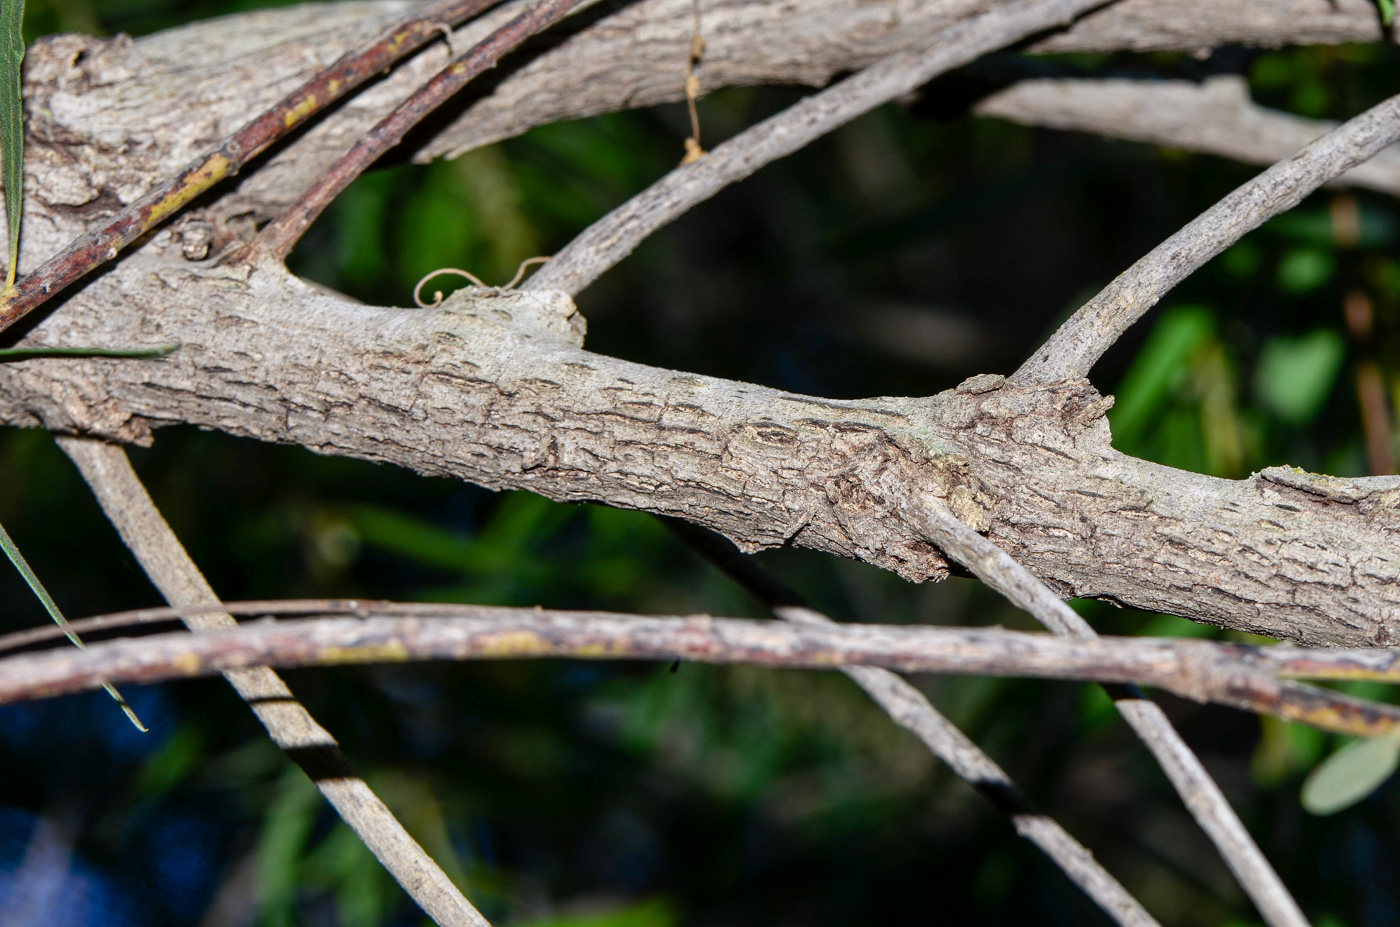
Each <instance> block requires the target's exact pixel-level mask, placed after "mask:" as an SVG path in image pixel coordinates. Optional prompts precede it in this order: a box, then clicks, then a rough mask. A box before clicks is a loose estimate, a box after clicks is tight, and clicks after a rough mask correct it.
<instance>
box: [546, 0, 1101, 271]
mask: <svg viewBox="0 0 1400 927" xmlns="http://www.w3.org/2000/svg"><path fill="white" fill-rule="evenodd" d="M1105 3H1106V0H1034V2H1024V3H1005V4H1000V5H998V6H994V7H992V8H991V9H989V10H988V11H986V12H985V13H981V14H979V15H977V16H971V17H968V18H967V19H966V20H963V21H962V22H959V23H957V24H955V25H953V26H949V27H948V28H947V29H944V30H943V31H941V32H939V33H938V34H937V35H934V36H933V37H931V38H930V39H929V40H928V41H926V42H924V43H923V44H922V45H920V46H919V47H917V48H913V49H910V50H909V51H905V52H900V53H898V54H895V55H891V56H890V57H888V58H886V59H884V60H882V61H879V62H877V63H876V64H872V65H871V66H870V67H868V68H866V69H865V70H863V71H861V72H860V73H858V74H855V75H853V76H851V77H848V78H846V79H845V80H843V81H841V82H840V83H839V84H836V85H835V86H832V87H829V88H827V89H826V90H823V91H821V92H820V93H816V94H813V95H812V96H810V97H807V98H806V99H805V100H802V101H801V102H799V103H796V104H794V105H793V106H791V107H789V108H788V109H786V110H784V111H783V112H781V113H779V114H778V115H776V116H774V117H772V118H771V119H766V120H764V121H763V122H761V123H759V124H758V125H756V126H753V127H752V128H749V129H747V130H745V131H744V132H742V133H740V134H739V135H737V136H735V137H734V138H732V139H730V140H729V141H727V142H725V143H724V144H722V145H719V146H717V147H716V148H715V149H714V150H713V151H711V152H709V153H708V154H706V155H705V156H703V157H701V158H698V159H697V160H695V161H693V162H690V163H687V164H684V165H683V166H681V167H678V168H676V169H675V170H673V171H671V173H669V174H667V175H666V176H665V177H663V178H662V179H661V180H659V181H657V182H656V183H654V184H652V185H651V186H650V187H648V188H647V189H646V190H644V191H643V192H641V193H639V194H638V195H636V196H634V197H633V198H632V199H630V200H628V201H627V202H626V203H624V204H623V205H621V206H619V207H618V208H617V209H615V210H613V211H612V212H610V213H608V214H607V215H606V216H604V217H603V218H602V219H599V220H598V221H597V222H595V223H594V224H593V225H591V226H589V227H588V228H587V229H585V230H584V231H583V232H582V233H580V234H579V235H578V236H577V237H576V238H575V239H574V240H573V241H572V242H570V243H569V244H568V245H567V246H565V247H564V249H563V250H561V251H559V252H558V253H557V254H555V255H554V258H553V259H552V260H551V261H550V262H549V263H548V264H546V265H545V266H544V268H543V269H542V270H540V271H539V272H538V273H536V274H535V276H533V277H531V278H530V279H529V280H528V281H527V282H526V283H525V286H524V289H532V290H543V289H555V290H563V291H564V292H566V293H568V294H570V295H577V294H578V293H579V292H581V291H582V290H583V289H584V288H585V287H587V286H588V285H589V284H590V283H592V282H593V281H594V280H596V279H598V277H599V276H600V275H602V273H603V272H604V271H606V270H607V269H608V268H610V267H612V266H613V265H615V264H617V263H618V262H619V261H621V260H622V259H623V258H625V257H626V256H627V255H629V254H631V253H632V251H633V250H634V249H635V248H636V247H637V246H638V245H639V244H641V243H642V242H643V241H644V240H646V238H647V237H648V236H649V235H651V234H652V233H653V232H655V231H657V230H658V229H661V228H664V227H665V226H666V225H668V224H670V223H671V222H672V221H674V220H675V219H677V218H678V217H680V216H681V215H683V214H684V213H686V212H687V211H688V210H690V209H691V208H692V207H694V206H695V205H697V204H698V203H702V202H704V201H705V200H707V199H709V198H710V197H712V196H714V195H715V194H716V193H718V192H719V191H720V190H722V189H724V188H725V187H727V186H728V185H729V184H732V183H735V182H736V181H739V180H743V179H744V178H745V177H748V176H749V175H750V174H752V173H753V172H754V171H757V170H758V169H759V168H761V167H763V166H764V165H765V164H768V163H770V162H772V161H776V160H777V159H778V158H781V157H784V156H785V155H789V154H791V153H792V152H794V151H797V150H799V149H801V148H803V147H805V146H806V145H808V144H809V143H811V142H812V141H814V140H815V139H817V138H820V137H821V136H823V135H825V134H826V133H828V132H830V131H832V130H833V129H836V128H838V127H839V126H842V125H845V124H846V123H847V122H850V121H851V120H852V119H854V118H856V117H857V116H859V115H861V114H862V113H865V112H868V111H870V110H872V109H874V108H875V107H877V106H879V105H881V104H882V103H887V102H889V101H890V100H894V99H897V98H898V97H902V96H904V95H906V94H908V93H911V92H912V91H914V90H916V89H917V88H919V87H921V86H922V85H924V84H926V83H928V82H929V81H930V80H932V79H933V78H934V77H936V76H938V75H939V74H942V73H943V72H945V71H949V70H951V69H953V68H956V67H960V66H962V65H964V64H967V63H969V62H971V61H974V60H975V59H977V58H980V57H981V56H982V55H985V54H987V53H988V52H993V51H996V50H997V49H999V48H1005V47H1006V46H1008V45H1013V44H1015V43H1016V42H1019V41H1021V40H1022V39H1025V38H1027V37H1028V36H1031V35H1035V34H1036V33H1039V32H1044V31H1046V30H1048V29H1053V28H1055V27H1057V26H1063V25H1065V24H1066V23H1069V22H1071V21H1072V20H1074V19H1075V18H1076V17H1078V16H1080V15H1082V14H1084V13H1087V12H1088V11H1090V10H1092V9H1095V8H1096V7H1100V6H1104V5H1105Z"/></svg>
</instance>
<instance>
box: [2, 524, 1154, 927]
mask: <svg viewBox="0 0 1400 927" xmlns="http://www.w3.org/2000/svg"><path fill="white" fill-rule="evenodd" d="M662 520H663V521H664V522H665V523H666V524H667V526H668V527H670V528H671V530H672V531H673V532H675V534H676V535H677V536H678V537H680V538H681V540H683V541H684V542H685V543H686V544H687V545H689V546H690V547H691V548H692V549H693V550H695V551H696V552H697V553H699V554H700V555H701V556H702V557H704V558H705V559H706V560H708V561H710V563H712V564H714V565H715V566H716V567H717V568H719V569H720V570H721V571H723V572H724V573H726V574H728V575H729V576H730V577H731V578H733V579H734V580H735V581H736V582H738V583H739V584H740V585H741V586H743V587H744V588H745V589H747V590H748V591H749V592H750V593H752V594H753V596H754V597H755V598H757V599H758V600H759V601H760V602H762V603H763V604H764V605H766V606H767V607H768V608H769V609H770V610H772V612H773V614H774V615H776V616H777V617H779V618H781V619H783V620H784V621H791V622H794V623H797V624H803V623H806V624H816V625H819V626H823V625H831V624H834V623H835V622H833V621H832V620H831V619H830V618H828V617H827V616H825V615H823V614H821V613H819V612H817V611H814V610H813V609H811V608H809V607H808V606H807V603H806V602H805V601H804V600H803V597H802V596H801V595H799V594H798V593H797V592H796V591H794V590H793V589H792V588H790V587H789V586H788V585H787V584H785V583H784V582H783V581H782V580H780V579H779V578H778V577H776V576H774V575H773V574H772V573H770V572H768V571H767V570H765V569H764V568H763V567H761V566H759V565H758V564H757V563H756V562H755V561H754V559H753V558H752V557H750V556H748V555H747V554H745V553H744V552H743V551H741V550H739V548H737V547H735V546H734V542H732V541H730V540H729V539H728V538H726V537H723V536H721V535H718V534H715V533H714V532H713V531H709V530H707V529H705V528H701V527H699V526H698V525H692V524H691V523H690V522H686V521H681V520H679V519H675V518H665V519H662ZM2 645H3V639H0V646H2ZM842 672H843V673H845V674H846V675H847V676H848V677H850V679H851V680H852V681H853V682H855V684H856V685H858V686H860V687H861V688H862V689H864V690H865V692H866V694H867V695H869V696H870V697H871V698H872V699H874V701H875V703H876V704H877V705H879V706H880V707H881V708H883V709H884V710H885V712H886V713H887V714H889V716H890V718H891V720H893V721H894V722H895V723H896V724H898V725H899V726H901V727H903V728H905V729H906V730H908V731H910V732H911V733H912V734H914V736H915V737H918V738H919V740H921V741H922V742H923V744H924V746H926V747H927V748H928V749H929V752H931V753H932V754H933V755H934V756H936V757H938V758H939V759H940V760H942V761H943V762H944V763H946V764H947V765H948V767H949V768H950V769H952V770H953V772H954V773H956V774H957V775H958V776H959V777H960V778H962V780H963V781H964V782H966V783H967V784H968V785H970V786H972V788H974V789H975V790H976V791H977V792H978V793H979V794H981V795H982V796H983V797H984V798H986V799H987V801H988V802H990V803H991V805H992V807H993V808H995V809H997V810H998V811H1000V812H1001V813H1003V814H1005V815H1006V816H1007V817H1008V818H1009V819H1010V820H1011V825H1012V826H1013V827H1014V828H1015V829H1016V832H1017V833H1018V834H1020V835H1021V836H1022V837H1025V838H1026V839H1027V840H1029V841H1030V842H1031V843H1033V844H1035V846H1036V847H1038V848H1039V849H1040V851H1041V852H1043V853H1044V854H1045V855H1046V856H1048V857H1049V858H1050V859H1051V860H1052V861H1053V862H1054V863H1055V864H1056V865H1057V866H1059V867H1060V869H1061V870H1063V871H1064V873H1065V875H1066V876H1067V877H1068V878H1069V880H1070V881H1072V882H1073V883H1074V884H1076V885H1078V886H1079V887H1080V888H1081V889H1083V891H1084V893H1085V894H1087V895H1088V896H1089V897H1090V898H1092V899H1093V900H1094V901H1095V902H1096V903H1097V904H1098V905H1099V907H1100V908H1102V909H1103V910H1104V911H1105V912H1106V913H1107V914H1108V915H1109V916H1110V917H1112V918H1113V919H1114V920H1115V921H1117V922H1118V923H1119V924H1122V925H1124V927H1127V925H1142V927H1148V925H1154V924H1156V923H1157V921H1156V920H1155V919H1154V918H1153V917H1152V915H1151V914H1149V913H1147V910H1146V909H1145V908H1144V907H1143V906H1142V905H1141V904H1140V903H1139V902H1138V900H1137V899H1136V898H1134V897H1133V896H1132V895H1131V894H1130V893H1129V892H1128V890H1127V889H1125V888H1124V887H1123V886H1122V884H1121V883H1119V881H1118V880H1117V879H1115V878H1114V877H1113V876H1112V875H1111V874H1110V873H1109V872H1108V870H1106V869H1105V868H1104V867H1103V866H1102V865H1101V864H1100V863H1099V861H1098V860H1096V859H1094V856H1093V854H1092V853H1090V852H1089V851H1088V850H1087V849H1085V847H1084V846H1083V844H1081V843H1080V842H1079V841H1077V840H1075V839H1074V837H1073V836H1071V835H1070V833H1069V832H1068V831H1066V830H1065V829H1064V828H1063V827H1061V826H1060V824H1059V822H1058V821H1056V820H1055V819H1054V818H1052V817H1050V816H1049V815H1048V814H1045V813H1044V812H1042V811H1040V810H1038V809H1037V808H1036V807H1035V805H1034V803H1033V802H1032V801H1031V800H1030V799H1029V798H1028V797H1027V796H1026V795H1025V793H1023V792H1022V791H1021V790H1020V789H1019V788H1018V787H1017V786H1016V783H1015V782H1014V781H1012V779H1011V777H1010V776H1008V775H1007V774H1006V772H1005V770H1003V769H1002V768H1001V767H1000V766H998V765H997V764H996V762H995V761H994V760H993V759H992V758H991V757H990V756H988V755H987V754H986V753H984V752H982V750H981V748H980V747H978V746H977V744H975V743H973V741H972V739H971V738H969V737H968V736H967V735H966V734H964V733H963V732H962V731H961V730H959V729H958V727H957V725H955V724H953V722H951V721H949V720H948V719H947V718H946V717H944V716H943V715H942V714H941V713H940V712H939V711H938V709H936V708H934V707H933V703H932V702H930V701H929V700H928V697H927V696H925V695H924V693H922V692H920V691H919V690H918V689H917V688H915V687H914V686H913V685H912V684H911V683H909V681H908V680H906V679H904V678H903V677H902V676H900V675H899V674H897V673H892V672H890V671H889V670H886V669H880V668H878V667H871V666H848V667H846V668H844V669H843V670H842Z"/></svg>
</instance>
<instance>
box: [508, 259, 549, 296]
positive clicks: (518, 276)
mask: <svg viewBox="0 0 1400 927" xmlns="http://www.w3.org/2000/svg"><path fill="white" fill-rule="evenodd" d="M549 258H550V255H548V254H546V255H543V256H542V257H532V258H526V259H525V260H523V261H521V262H520V266H519V267H517V268H516V269H515V276H514V277H511V278H510V283H507V284H506V285H505V289H507V290H513V289H515V288H516V287H517V286H519V285H520V281H521V280H524V279H525V268H527V267H532V266H534V265H535V264H543V263H545V262H546V261H548V260H549Z"/></svg>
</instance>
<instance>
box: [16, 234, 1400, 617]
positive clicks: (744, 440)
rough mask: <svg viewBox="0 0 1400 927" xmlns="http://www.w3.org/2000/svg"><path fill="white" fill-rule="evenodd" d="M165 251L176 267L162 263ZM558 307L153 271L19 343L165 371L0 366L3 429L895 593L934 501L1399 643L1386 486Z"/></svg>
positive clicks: (1079, 409)
mask: <svg viewBox="0 0 1400 927" xmlns="http://www.w3.org/2000/svg"><path fill="white" fill-rule="evenodd" d="M172 250H173V249H172ZM579 321H580V320H578V318H577V316H576V315H575V314H574V307H573V304H572V303H571V302H570V301H569V300H568V299H567V298H566V297H564V296H563V295H562V294H557V293H549V292H545V293H533V294H498V295H494V296H493V295H489V294H488V295H484V296H481V297H477V298H471V297H468V296H461V297H455V298H454V299H451V300H449V301H448V302H447V303H446V304H445V305H444V306H443V307H441V308H440V309H436V310H404V309H382V308H376V307H369V306H361V305H357V304H353V303H351V302H348V301H346V300H343V299H339V298H337V297H335V296H333V295H330V294H326V293H323V292H320V291H317V290H314V289H312V288H310V287H308V286H306V285H304V284H302V283H300V282H298V281H296V280H295V279H293V278H291V277H289V276H288V275H287V274H286V273H285V272H284V271H282V270H280V269H279V268H273V267H260V268H258V269H256V270H253V271H249V270H247V269H236V268H228V269H222V270H220V269H202V268H199V267H193V266H190V265H188V264H186V263H183V262H182V261H181V260H180V259H178V258H172V257H168V256H163V255H161V254H159V253H157V251H156V249H154V248H150V249H147V250H146V251H143V252H142V253H139V254H135V255H132V257H131V258H129V259H127V260H125V261H123V262H122V263H121V264H120V265H119V266H118V267H117V268H116V269H115V270H114V271H112V272H111V273H109V274H108V275H106V276H104V277H102V278H100V279H98V280H96V281H94V282H93V283H91V284H90V285H88V287H86V288H85V289H84V290H83V291H82V292H80V293H78V294H76V295H75V296H74V297H73V298H72V299H70V300H69V301H68V303H67V304H65V306H64V307H63V309H62V311H61V312H58V313H56V314H54V315H53V316H52V317H50V318H49V319H47V320H46V321H45V322H44V323H43V324H42V325H41V326H39V327H38V328H37V329H36V330H35V331H34V332H33V333H32V334H31V335H30V337H29V338H28V339H27V341H28V342H31V343H48V344H110V345H115V344H128V343H131V342H133V341H135V342H141V343H147V344H150V343H166V342H169V341H179V342H181V343H182V344H183V345H184V347H183V348H182V349H181V351H180V352H178V353H177V354H176V355H174V356H173V357H171V358H169V359H167V360H163V361H141V362H133V361H125V362H123V361H110V360H43V361H25V362H23V363H15V364H7V365H4V366H3V367H0V421H4V422H8V423H11V424H21V425H29V426H36V425H41V426H44V427H48V428H51V429H54V430H58V431H67V432H88V433H94V434H98V435H103V436H106V437H109V438H112V439H116V440H124V441H131V440H146V439H147V438H148V437H149V430H150V429H151V428H152V427H156V426H160V425H163V424H170V423H190V424H196V425H199V426H200V427H205V428H214V429H218V430H222V431H227V432H229V433H232V434H238V435H244V436H248V437H254V438H258V439H260V440H268V441H277V442H282V443H290V444H301V445H303V446H306V447H309V448H311V449H313V450H316V451H318V452H321V453H329V454H338V455H346V456H354V457H360V458H364V459H369V460H377V461H382V462H385V463H393V464H396V465H399V466H405V467H409V468H411V469H415V470H418V471H419V472H423V473H431V474H436V475H443V476H452V477H455V478H459V479H467V480H470V481H473V482H476V483H480V484H482V485H486V486H491V487H498V488H505V487H512V488H521V489H529V490H531V491H534V492H538V493H540V494H543V495H546V496H549V497H550V498H554V499H561V500H571V501H583V500H596V501H601V502H606V503H609V504H613V505H619V506H623V507H627V508H636V509H642V510H645V511H651V512H658V513H662V514H670V515H676V516H679V517H681V518H685V519H687V520H690V521H693V522H697V523H700V524H704V525H706V526H708V527H711V528H714V529H716V530H718V531H720V532H721V533H724V534H726V535H728V536H729V537H731V538H733V539H735V540H736V541H738V542H739V543H740V544H741V546H744V547H746V548H747V549H750V550H752V549H756V548H760V547H767V546H774V545H779V544H784V543H794V544H798V545H801V546H805V547H811V548H815V549H818V550H823V551H828V552H831V553H837V554H841V555H844V556H849V557H854V558H857V559H861V560H865V561H867V562H870V563H874V564H877V565H879V566H882V567H884V568H886V569H891V570H895V571H896V572H898V573H900V574H901V575H903V576H905V577H907V578H910V579H915V580H922V579H929V578H937V577H940V576H942V575H943V574H944V572H945V564H944V561H943V559H942V557H941V555H940V554H939V553H938V552H937V550H936V549H935V548H934V547H933V546H932V545H930V544H929V543H928V542H927V541H925V540H924V537H923V532H922V530H921V529H920V528H919V527H918V526H917V525H914V524H911V523H910V522H909V520H908V519H905V518H903V517H901V516H900V515H899V514H898V512H899V510H900V505H901V504H902V503H904V502H918V501H919V500H921V499H925V498H934V499H937V498H946V499H947V500H949V503H950V504H951V505H952V506H953V507H954V509H955V510H956V511H957V512H958V514H959V515H960V516H962V517H963V518H964V519H965V520H967V521H969V522H970V523H971V524H973V525H974V526H976V527H978V528H979V529H981V530H985V531H988V532H990V534H991V536H992V537H993V538H994V539H995V540H996V541H997V543H998V544H999V545H1001V546H1002V547H1003V548H1004V549H1006V550H1007V551H1008V552H1010V553H1011V554H1012V555H1013V556H1015V557H1016V558H1017V559H1018V560H1020V561H1021V562H1023V563H1025V564H1027V565H1028V566H1029V567H1030V568H1031V569H1032V570H1033V571H1034V572H1036V573H1037V575H1039V576H1041V577H1044V578H1047V579H1048V580H1050V581H1051V582H1052V583H1054V584H1055V586H1056V591H1057V592H1059V593H1061V594H1065V593H1074V594H1078V595H1092V596H1100V597H1105V598H1112V599H1116V600H1119V601H1123V602H1127V603H1131V604H1135V605H1140V606H1142V607H1144V608H1149V609H1152V610H1160V611H1168V612H1173V613H1177V614H1183V615H1187V616H1191V617H1195V618H1198V619H1204V620H1209V621H1214V622H1217V623H1220V624H1223V625H1227V626H1230V627H1237V628H1244V629H1249V630H1255V631H1258V632H1260V633H1266V634H1271V635H1273V636H1277V637H1285V638H1292V639H1296V640H1302V641H1306V642H1321V643H1335V644H1357V645H1373V644H1381V645H1386V644H1389V643H1391V642H1392V641H1395V640H1397V639H1400V638H1397V637H1396V636H1395V635H1397V633H1398V632H1400V582H1397V580H1400V537H1398V536H1397V531H1396V510H1397V507H1400V480H1394V479H1392V480H1386V479H1374V480H1340V479H1338V480H1333V479H1327V478H1316V477H1310V476H1308V475H1306V474H1301V473H1298V472H1295V471H1291V470H1287V469H1282V468H1279V469H1274V470H1269V471H1266V472H1265V473H1263V474H1261V475H1259V476H1256V477H1254V478H1251V479H1249V480H1245V481H1229V480H1220V479H1215V478H1211V477H1205V476H1200V475H1197V474H1192V473H1186V472H1182V471H1178V470H1172V469H1170V468H1167V467H1161V466H1158V465H1156V464H1152V463H1148V462H1144V461H1140V460H1135V459H1133V458H1130V457H1125V456H1124V455H1122V454H1119V453H1117V452H1116V451H1114V450H1113V449H1112V447H1111V446H1110V445H1109V433H1108V428H1107V424H1106V422H1105V420H1104V418H1103V412H1104V410H1105V409H1106V408H1107V405H1108V403H1107V402H1106V401H1104V400H1102V399H1101V398H1100V397H1099V396H1098V395H1097V394H1096V393H1095V392H1094V391H1093V390H1092V388H1090V387H1089V386H1088V385H1087V384H1085V383H1083V382H1075V383H1068V384H1063V385H1061V386H1059V387H1057V388H1055V389H1051V390H1026V389H1017V388H1012V387H1009V386H1005V385H1004V384H1002V382H1001V379H1000V378H998V377H982V378H974V379H973V380H972V381H969V382H968V383H967V384H964V385H963V386H962V387H960V388H959V389H957V390H954V391H949V392H947V393H944V394H941V395H939V396H935V397H932V398H928V399H896V398H888V399H874V400H866V401H830V400H824V399H817V398H813V397H807V396H798V395H794V394H790V393H783V392H780V391H777V390H771V389H766V388H763V387H759V386H752V385H748V384H743V383H734V382H729V381H724V380H717V379H713V378H710V377H702V376H696V375H691V374H686V373H681V372H677V371H669V370H659V369H654V368H649V367H644V366H641V365H637V364H632V363H629V362H627V361H622V360H617V359H613V358H607V357H601V356H598V355H594V354H590V353H588V352H586V351H584V350H582V349H581V348H579V347H578V346H577V335H576V334H575V330H576V326H577V325H578V323H579Z"/></svg>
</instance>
